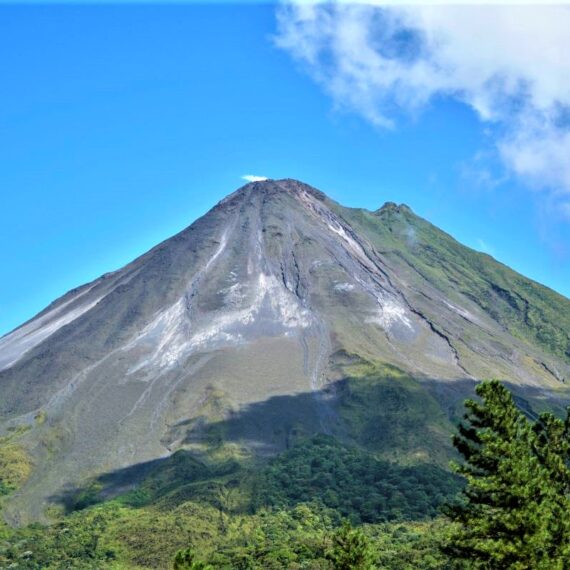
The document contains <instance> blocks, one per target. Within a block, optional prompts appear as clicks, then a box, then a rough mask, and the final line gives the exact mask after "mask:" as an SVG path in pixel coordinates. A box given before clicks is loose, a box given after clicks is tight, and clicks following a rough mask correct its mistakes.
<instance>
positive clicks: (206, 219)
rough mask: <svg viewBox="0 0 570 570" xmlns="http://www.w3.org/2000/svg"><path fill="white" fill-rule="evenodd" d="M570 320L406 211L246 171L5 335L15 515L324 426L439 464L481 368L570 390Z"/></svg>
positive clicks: (0, 399) (568, 310)
mask: <svg viewBox="0 0 570 570" xmlns="http://www.w3.org/2000/svg"><path fill="white" fill-rule="evenodd" d="M569 331H570V300H568V299H567V298H565V297H563V296H561V295H558V294H557V293H555V292H554V291H552V290H550V289H548V288H546V287H543V286H542V285H539V284H537V283H535V282H533V281H531V280H529V279H526V278H524V277H523V276H521V275H519V274H517V273H516V272H514V271H512V270H510V269H509V268H508V267H506V266H504V265H502V264H500V263H498V262H497V261H495V260H494V259H493V258H492V257H490V256H488V255H486V254H482V253H477V252H475V251H473V250H471V249H469V248H467V247H465V246H463V245H461V244H460V243H458V242H457V241H455V240H454V239H453V238H452V237H451V236H449V235H447V234H446V233H444V232H442V231H441V230H439V229H437V228H436V227H434V226H433V225H431V224H430V223H429V222H427V221H426V220H424V219H422V218H420V217H419V216H417V215H415V214H414V213H413V211H412V210H411V209H410V208H409V207H408V206H406V205H403V204H402V205H396V204H394V203H391V202H388V203H386V204H384V205H383V206H382V207H381V208H380V209H379V210H377V211H374V212H371V211H368V210H363V209H351V208H345V207H343V206H341V205H339V204H337V203H336V202H334V201H333V200H331V199H329V198H328V197H327V196H326V195H325V194H324V193H322V192H321V191H319V190H317V189H315V188H313V187H311V186H309V185H307V184H304V183H302V182H298V181H295V180H291V179H285V180H266V181H260V182H253V183H250V184H247V185H246V186H244V187H242V188H240V189H239V190H237V191H236V192H234V193H233V194H230V195H229V196H227V197H226V198H225V199H224V200H222V201H221V202H220V203H218V204H217V205H216V206H214V207H213V208H212V209H211V210H210V211H209V212H208V213H207V214H206V215H205V216H203V217H202V218H200V219H199V220H197V221H195V222H194V223H193V224H192V225H191V226H189V227H188V228H187V229H185V230H183V231H182V232H180V233H179V234H177V235H175V236H174V237H172V238H170V239H168V240H166V241H165V242H163V243H161V244H160V245H158V246H156V247H155V248H153V249H152V250H150V251H149V252H148V253H146V254H144V255H142V256H141V257H139V258H138V259H136V260H134V261H133V262H132V263H130V264H129V265H127V266H125V267H124V268H122V269H120V270H118V271H115V272H112V273H108V274H105V275H103V276H102V277H100V278H99V279H97V280H95V281H93V282H92V283H89V284H87V285H83V286H81V287H78V288H77V289H74V290H72V291H70V292H69V293H67V294H66V295H64V296H63V297H61V298H60V299H58V300H56V301H54V302H53V303H52V304H51V305H50V306H48V307H47V308H46V309H45V310H44V311H42V312H41V313H40V314H38V315H37V316H36V317H34V318H33V319H31V320H30V321H29V322H27V323H25V324H23V325H22V326H21V327H19V328H17V329H16V330H14V331H13V332H11V333H9V334H7V335H6V336H4V337H2V338H1V339H0V429H1V431H2V433H13V432H16V431H17V432H18V433H21V435H19V436H18V437H19V439H18V441H19V444H20V445H21V446H22V448H23V449H24V450H25V453H26V456H27V457H28V458H29V462H30V466H31V474H30V476H29V478H28V479H27V481H26V483H25V484H24V485H23V486H22V488H21V489H20V490H19V491H18V493H16V494H14V495H13V496H12V497H10V498H9V501H8V503H7V505H6V508H5V515H6V516H7V517H8V518H9V519H11V520H12V521H13V522H15V523H21V522H26V521H28V520H37V519H41V518H42V516H44V515H43V513H44V511H45V509H46V507H47V506H49V504H50V503H51V502H53V501H55V500H56V499H57V497H58V496H59V494H61V493H62V492H63V490H65V489H67V488H70V487H73V486H75V485H79V484H80V483H81V482H83V481H86V480H88V479H89V478H92V477H95V476H99V475H102V474H105V473H112V472H115V471H118V470H125V469H128V468H131V467H133V466H137V465H142V464H146V463H148V462H152V461H154V460H157V459H160V458H165V457H168V456H170V455H171V454H173V453H174V452H175V451H177V450H180V449H185V450H188V451H189V452H191V453H193V454H195V455H196V457H201V458H207V457H209V456H211V454H212V453H214V451H215V450H216V449H220V447H221V446H222V447H223V446H225V448H227V446H230V447H231V448H232V449H233V450H234V451H235V453H236V454H238V455H240V454H241V455H250V456H255V457H259V458H264V457H269V456H273V455H275V454H278V453H280V452H281V451H283V450H284V449H286V448H287V447H288V446H290V445H291V442H292V441H294V440H295V439H296V438H299V437H302V436H303V435H311V434H316V433H325V434H329V435H332V436H334V437H337V438H339V439H342V440H343V441H345V442H352V443H353V444H354V445H359V446H368V447H372V448H374V449H377V451H378V453H381V454H386V455H387V456H391V457H405V458H407V460H413V459H414V458H418V457H423V458H424V459H426V460H430V461H435V462H443V461H447V457H448V455H449V449H450V445H449V441H448V440H449V438H448V430H449V429H450V426H451V425H452V423H453V422H454V421H455V419H456V417H457V414H458V406H459V402H460V401H461V400H462V398H463V397H464V396H465V395H466V394H469V393H471V391H472V388H473V385H474V383H475V382H477V381H478V380H481V379H485V378H499V379H501V380H503V381H504V382H506V383H508V384H509V385H510V386H512V387H513V389H514V391H515V393H516V394H517V397H518V398H519V401H520V402H521V405H522V406H524V408H525V410H528V413H529V414H533V413H534V410H535V409H537V408H538V409H541V408H542V407H545V406H546V407H549V406H550V407H557V406H562V405H563V404H564V403H565V402H567V401H568V400H569V395H568V390H567V387H566V383H567V382H568V380H569V379H570V336H569ZM380 388H381V389H380ZM402 418H404V420H405V421H400V420H401V419H402ZM373 426H375V427H374V429H373Z"/></svg>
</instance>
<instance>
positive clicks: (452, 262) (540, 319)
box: [337, 204, 570, 362]
mask: <svg viewBox="0 0 570 570" xmlns="http://www.w3.org/2000/svg"><path fill="white" fill-rule="evenodd" d="M337 209H338V211H339V213H340V214H341V215H343V216H344V217H346V219H347V220H349V222H350V223H351V225H353V227H355V229H357V230H360V231H363V232H364V235H366V236H368V238H369V239H370V240H371V242H372V243H373V245H374V246H375V247H376V248H377V249H378V251H380V252H382V253H385V254H387V255H388V256H389V257H391V258H392V259H393V260H395V261H396V262H398V260H402V261H403V262H404V263H405V264H407V265H408V266H410V267H412V268H413V269H414V270H415V271H417V272H418V273H419V274H420V275H421V276H422V277H423V278H424V279H426V280H427V281H428V282H429V283H431V284H432V285H434V286H435V287H436V288H437V289H438V290H439V291H441V292H443V293H445V294H446V295H447V296H448V298H449V299H453V298H454V297H455V296H456V293H457V292H459V293H461V294H463V295H465V296H466V297H468V298H469V299H471V300H472V301H473V302H475V303H476V304H477V305H479V307H481V308H482V309H483V310H484V311H485V312H486V313H488V314H489V315H490V316H491V317H492V318H493V319H495V320H496V321H497V322H499V323H500V324H501V325H503V326H504V327H505V328H507V329H508V330H509V331H510V333H511V334H513V335H514V336H516V337H518V338H521V339H525V340H527V341H530V342H532V343H536V344H538V345H539V346H540V347H542V348H543V349H545V350H546V351H548V352H550V353H551V354H554V355H556V356H558V357H561V358H563V359H565V360H566V361H567V362H570V332H569V331H570V301H569V300H568V299H566V298H565V297H563V296H562V295H559V294H558V293H556V292H555V291H552V290H551V289H548V288H547V287H544V286H543V285H540V284H538V283H536V282H534V281H532V280H530V279H527V278H525V277H523V276H522V275H520V274H518V273H516V272H515V271H513V270H511V269H509V268H508V267H507V266H505V265H503V264H501V263H499V262H497V261H495V260H494V259H493V258H492V257H490V256H489V255H486V254H483V253H479V252H476V251H474V250H472V249H470V248H468V247H466V246H464V245H462V244H460V243H459V242H458V241H456V240H455V239H453V238H452V237H451V236H450V235H448V234H446V233H445V232H443V231H441V230H439V229H438V228H436V227H435V226H433V225H432V224H430V223H429V222H427V221H426V220H424V219H422V218H420V217H418V216H416V215H415V214H414V213H413V212H412V211H411V210H410V209H409V208H408V207H407V206H403V205H402V206H396V205H395V204H387V205H385V206H384V207H383V208H381V209H380V210H378V211H376V212H374V213H372V212H369V211H367V210H360V209H354V210H351V209H348V208H341V207H338V208H337Z"/></svg>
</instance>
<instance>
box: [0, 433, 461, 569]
mask: <svg viewBox="0 0 570 570" xmlns="http://www.w3.org/2000/svg"><path fill="white" fill-rule="evenodd" d="M306 465H308V466H309V468H308V469H307V468H306ZM129 475H130V474H129V473H123V474H120V476H119V477H118V479H117V480H116V481H115V480H114V479H113V478H112V477H111V478H109V477H108V476H107V477H104V478H101V479H99V480H98V481H96V482H94V483H93V485H92V486H90V487H89V488H88V490H83V491H78V492H77V493H75V494H73V495H72V497H71V498H70V501H69V506H70V508H74V509H77V508H82V509H81V510H74V511H72V512H70V513H69V514H68V515H66V516H64V517H63V518H62V519H61V520H60V521H59V522H56V523H55V524H54V525H51V526H49V527H42V526H40V525H32V526H29V527H27V528H24V529H19V530H7V536H6V538H5V539H4V541H3V544H2V546H1V547H0V567H5V566H6V567H7V566H9V564H12V563H17V564H18V566H17V567H18V568H25V569H34V570H35V569H40V568H41V569H46V568H48V569H56V568H57V569H59V568H117V569H118V568H125V569H126V568H129V569H130V568H133V569H134V568H138V569H143V568H144V569H147V568H169V567H171V566H170V565H171V562H172V560H173V557H174V555H175V553H176V552H177V551H178V550H180V549H184V548H187V547H188V546H189V545H191V546H192V548H193V549H194V552H195V553H196V556H197V558H198V559H199V560H202V561H204V562H207V563H209V564H211V565H212V566H213V567H215V568H228V569H229V568H323V569H329V568H333V566H332V562H331V560H332V559H331V549H333V550H334V544H335V536H336V537H337V539H338V536H337V535H336V534H335V533H336V532H337V531H336V530H335V529H336V528H338V527H339V526H340V525H341V523H342V520H343V519H344V518H346V517H348V518H349V519H350V520H351V521H352V523H353V524H360V523H361V522H366V521H371V522H372V521H373V522H375V523H376V524H370V525H365V526H364V527H362V528H363V530H364V532H365V534H366V536H368V537H369V538H370V540H371V544H372V548H373V551H374V556H375V557H376V558H378V557H380V556H383V557H385V558H386V560H387V562H386V565H385V566H384V567H386V568H405V567H406V566H402V565H401V559H400V556H399V553H400V552H402V553H403V554H402V556H404V558H405V559H410V560H416V561H417V560H419V559H420V558H422V557H424V556H425V557H426V560H440V559H441V556H440V555H439V554H438V553H437V551H436V549H435V546H434V545H435V542H434V540H435V539H434V537H433V536H427V535H425V534H424V530H425V529H427V528H431V527H430V525H431V524H432V523H429V522H428V521H429V519H430V518H431V517H433V516H434V515H436V514H437V513H438V505H440V504H441V503H442V502H443V501H444V500H446V499H449V498H450V497H451V496H452V495H453V494H454V493H455V491H456V490H457V489H458V488H459V486H458V482H457V480H456V479H455V477H454V476H453V475H451V474H450V473H446V472H444V471H443V470H441V469H439V468H437V467H433V466H423V467H421V466H409V467H401V466H398V465H396V464H390V463H388V462H386V461H382V460H379V459H377V458H376V457H375V456H374V455H373V454H371V453H370V452H367V451H365V450H362V449H357V448H354V447H349V446H347V445H345V444H341V443H339V442H338V441H336V440H335V439H334V438H332V437H330V436H324V435H320V436H315V437H314V438H311V439H308V440H303V441H300V442H299V443H298V444H297V445H296V446H294V447H292V448H291V449H290V450H288V451H286V452H285V453H284V454H282V455H281V456H279V457H277V458H275V459H274V460H272V461H271V462H269V464H266V465H264V464H255V465H250V466H248V465H240V464H238V463H236V462H232V461H225V462H222V463H220V464H219V465H217V466H206V465H204V464H202V463H200V462H198V461H196V459H194V458H192V457H191V456H190V454H188V453H186V452H178V453H176V454H174V455H173V456H172V457H170V458H169V459H167V460H164V461H159V462H155V463H154V464H152V465H150V466H149V467H148V468H147V469H146V471H145V475H144V479H143V480H142V481H141V483H140V484H139V485H138V487H137V488H136V489H134V490H132V491H129V492H127V493H123V494H121V495H118V496H116V497H115V498H114V499H111V500H109V499H108V498H107V499H105V497H106V496H107V493H108V492H109V490H112V488H113V485H114V484H117V485H118V486H119V487H120V484H121V481H123V480H124V477H125V476H127V477H128V476H129ZM101 491H102V492H101ZM415 519H426V522H425V523H418V522H413V521H414V520H415ZM382 521H392V522H382ZM396 521H398V522H396ZM379 544H384V545H387V544H390V548H389V549H388V551H387V552H383V553H382V554H381V553H380V551H379V550H378V548H377V545H379ZM413 544H417V545H418V547H417V552H416V551H415V547H413V546H412V545H413ZM420 545H422V546H420ZM404 553H405V554H404ZM434 557H435V558H434ZM429 564H431V562H429V563H428V562H426V565H424V567H425V568H430V567H432V566H430V565H429ZM3 565H4V566H3ZM413 567H414V566H413V565H410V566H409V568H413ZM433 567H434V568H436V567H441V566H433Z"/></svg>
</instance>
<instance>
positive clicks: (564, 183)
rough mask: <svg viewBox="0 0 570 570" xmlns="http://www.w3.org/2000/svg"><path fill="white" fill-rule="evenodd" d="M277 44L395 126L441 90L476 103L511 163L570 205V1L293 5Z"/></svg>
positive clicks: (357, 107) (355, 105)
mask: <svg viewBox="0 0 570 570" xmlns="http://www.w3.org/2000/svg"><path fill="white" fill-rule="evenodd" d="M277 19H278V35H277V37H276V43H277V45H278V46H280V47H281V48H283V49H285V50H286V51H288V52H289V53H290V54H291V55H292V56H293V57H294V58H295V59H296V60H297V61H298V62H300V63H301V65H302V66H303V67H304V69H305V70H306V71H307V72H308V73H309V74H310V75H311V76H312V77H313V78H314V80H315V81H317V82H318V83H319V84H320V85H321V86H322V88H323V89H324V90H325V91H326V92H327V93H328V94H329V95H330V96H331V97H332V99H333V101H334V104H335V106H336V107H337V108H340V109H347V110H351V111H356V112H357V113H359V114H360V115H362V116H363V117H364V118H366V119H367V120H369V121H370V122H371V123H373V124H374V125H376V126H378V127H381V128H393V127H395V125H396V124H397V121H398V117H399V116H401V115H402V113H417V112H418V111H420V110H421V109H422V108H424V107H425V106H426V104H428V103H429V102H430V101H432V100H434V99H435V98H437V97H451V98H455V99H457V100H460V101H462V102H463V103H465V104H467V105H469V106H470V107H471V108H472V109H473V110H474V112H476V113H477V115H478V116H479V118H480V119H481V121H482V122H484V123H485V124H486V125H487V126H488V127H489V128H491V130H492V132H493V133H494V136H495V137H496V152H497V156H498V157H500V158H501V160H502V161H503V163H504V165H505V166H506V168H507V169H508V171H510V172H512V173H514V174H516V175H518V176H520V177H521V178H523V179H524V180H525V181H527V182H528V183H529V184H530V185H531V186H532V187H534V188H536V189H542V190H547V193H546V194H545V196H546V197H547V200H548V201H549V202H550V203H552V204H557V205H558V206H560V210H561V211H562V209H563V208H566V209H568V208H570V206H563V205H564V204H569V203H570V57H568V56H567V54H568V53H570V33H568V30H570V7H569V6H567V5H557V6H540V5H534V6H476V5H470V6H457V5H455V6H444V5H432V6H425V5H421V6H419V5H416V6H407V7H401V6H395V5H392V6H386V5H384V6H378V5H374V2H370V1H369V2H368V3H365V4H361V3H359V4H352V3H347V2H345V3H342V2H337V3H333V4H321V3H306V2H305V3H293V4H285V5H282V6H281V7H280V8H279V9H278V13H277Z"/></svg>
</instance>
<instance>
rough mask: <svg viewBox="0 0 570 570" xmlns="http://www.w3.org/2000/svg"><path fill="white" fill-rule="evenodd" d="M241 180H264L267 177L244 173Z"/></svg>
mask: <svg viewBox="0 0 570 570" xmlns="http://www.w3.org/2000/svg"><path fill="white" fill-rule="evenodd" d="M242 180H245V181H247V182H263V181H264V180H267V177H266V176H256V175H255V174H244V175H243V176H242Z"/></svg>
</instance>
